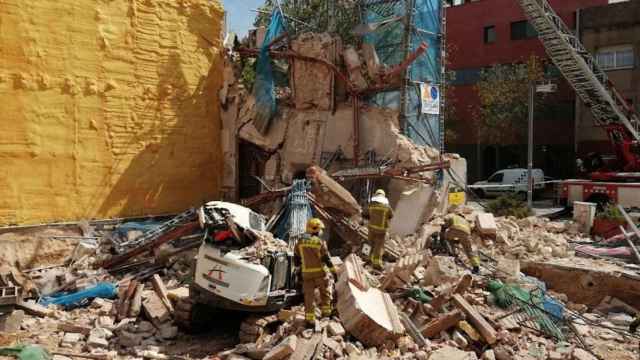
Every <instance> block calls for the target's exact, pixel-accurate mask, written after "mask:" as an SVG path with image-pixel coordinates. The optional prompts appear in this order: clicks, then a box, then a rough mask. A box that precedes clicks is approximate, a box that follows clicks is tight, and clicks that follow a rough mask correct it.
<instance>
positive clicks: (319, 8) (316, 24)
mask: <svg viewBox="0 0 640 360" xmlns="http://www.w3.org/2000/svg"><path fill="white" fill-rule="evenodd" d="M330 2H333V3H334V7H335V13H334V15H333V21H334V22H335V32H336V33H337V34H339V35H340V37H341V38H342V40H343V41H344V42H346V43H351V41H352V40H354V39H355V37H354V36H353V33H352V30H353V27H354V26H355V25H356V24H357V19H358V17H357V10H358V9H357V6H355V5H353V4H352V5H349V6H347V5H345V4H342V3H341V2H340V1H338V0H280V6H281V7H282V11H283V12H284V14H285V16H286V18H287V25H288V30H289V31H291V32H294V33H298V32H307V31H314V32H324V31H329V30H330V29H329V20H330V17H331V11H330V9H331V7H330ZM275 5H276V2H275V0H265V2H264V5H262V6H261V7H260V12H258V15H257V16H256V19H255V21H254V24H253V25H254V26H256V27H259V26H268V25H269V20H270V19H271V11H272V10H273V8H274V6H275Z"/></svg>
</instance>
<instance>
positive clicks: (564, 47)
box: [518, 0, 640, 141]
mask: <svg viewBox="0 0 640 360" xmlns="http://www.w3.org/2000/svg"><path fill="white" fill-rule="evenodd" d="M518 2H519V3H520V6H521V7H522V9H523V11H524V13H525V15H526V16H527V18H528V20H529V22H530V23H531V25H532V26H533V27H534V28H535V29H536V31H537V32H538V37H539V38H540V40H541V41H542V44H543V45H544V47H545V49H546V51H547V54H548V55H549V57H550V58H551V60H553V62H554V64H555V65H556V66H557V67H558V68H559V69H560V72H562V74H563V75H564V77H565V78H566V79H567V81H568V82H569V84H571V87H573V89H574V90H575V91H576V93H577V94H578V96H580V99H582V101H583V102H584V103H585V104H586V105H587V106H588V107H589V108H591V111H592V113H593V115H594V117H595V119H596V120H595V121H596V125H599V126H607V125H615V124H618V125H620V124H621V125H623V126H624V127H626V128H627V130H629V132H630V133H631V135H632V136H633V138H634V139H635V140H638V141H640V136H639V135H638V132H639V131H640V119H638V116H637V115H636V114H635V113H634V111H633V110H632V108H631V107H629V105H628V104H627V102H626V101H625V100H624V98H623V97H622V96H621V95H620V94H619V93H618V92H617V91H616V89H615V88H614V87H613V84H612V83H611V82H610V81H609V79H608V78H607V75H606V74H605V72H604V71H602V69H601V68H600V67H599V66H598V64H597V63H596V61H595V59H594V58H593V56H591V54H589V52H588V51H587V50H586V49H585V48H584V46H583V45H582V43H580V40H579V39H578V38H577V37H576V35H575V34H574V33H573V32H571V30H569V28H568V27H567V25H566V24H565V23H564V21H562V19H561V18H560V17H559V16H558V14H556V12H555V11H554V10H553V8H551V6H550V5H549V3H548V2H547V0H518Z"/></svg>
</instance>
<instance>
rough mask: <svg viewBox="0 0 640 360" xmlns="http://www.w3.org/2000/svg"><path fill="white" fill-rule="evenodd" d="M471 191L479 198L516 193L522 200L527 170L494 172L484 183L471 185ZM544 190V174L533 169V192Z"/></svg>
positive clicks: (524, 195)
mask: <svg viewBox="0 0 640 360" xmlns="http://www.w3.org/2000/svg"><path fill="white" fill-rule="evenodd" d="M473 185H474V187H473V190H474V191H475V192H476V193H477V194H478V195H479V196H480V197H485V196H487V197H494V196H500V195H503V194H507V193H516V194H518V195H520V196H522V197H523V198H526V196H527V169H505V170H499V171H496V172H495V173H494V174H493V175H491V176H490V177H489V178H488V179H487V180H485V181H478V182H476V183H474V184H473ZM542 189H544V172H543V171H542V170H541V169H533V190H534V191H539V190H542Z"/></svg>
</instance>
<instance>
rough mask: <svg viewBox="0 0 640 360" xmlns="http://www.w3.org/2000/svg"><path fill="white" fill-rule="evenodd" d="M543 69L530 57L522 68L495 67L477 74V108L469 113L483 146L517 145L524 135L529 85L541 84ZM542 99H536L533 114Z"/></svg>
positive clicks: (520, 66) (539, 95) (516, 66)
mask: <svg viewBox="0 0 640 360" xmlns="http://www.w3.org/2000/svg"><path fill="white" fill-rule="evenodd" d="M543 78H544V69H543V67H542V64H541V62H540V60H539V59H538V58H537V57H535V56H532V57H531V58H530V59H529V60H528V61H527V63H524V64H498V65H494V66H492V67H490V68H488V69H484V70H482V72H481V73H480V81H479V82H478V83H477V84H476V85H475V90H476V92H477V94H478V97H479V99H480V106H479V107H478V108H477V109H473V112H474V116H475V118H476V121H478V125H479V126H478V131H479V133H478V135H479V139H480V141H482V142H485V143H493V144H495V143H519V142H521V141H523V140H524V138H525V135H526V131H527V121H528V112H529V86H530V85H529V84H530V83H531V82H532V81H534V82H537V81H541V80H543ZM543 99H544V96H543V95H542V94H537V95H536V102H535V108H536V111H542V110H543V108H542V107H543V105H544V101H543Z"/></svg>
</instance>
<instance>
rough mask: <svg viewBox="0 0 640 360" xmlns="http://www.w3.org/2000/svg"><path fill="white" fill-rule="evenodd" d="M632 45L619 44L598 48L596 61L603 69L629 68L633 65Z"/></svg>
mask: <svg viewBox="0 0 640 360" xmlns="http://www.w3.org/2000/svg"><path fill="white" fill-rule="evenodd" d="M634 60H635V59H634V56H633V46H631V45H621V46H612V47H607V48H602V49H599V50H598V52H597V53H596V61H597V62H598V65H600V66H601V67H602V68H603V69H605V70H614V69H630V68H633V66H634V65H635V61H634Z"/></svg>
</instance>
